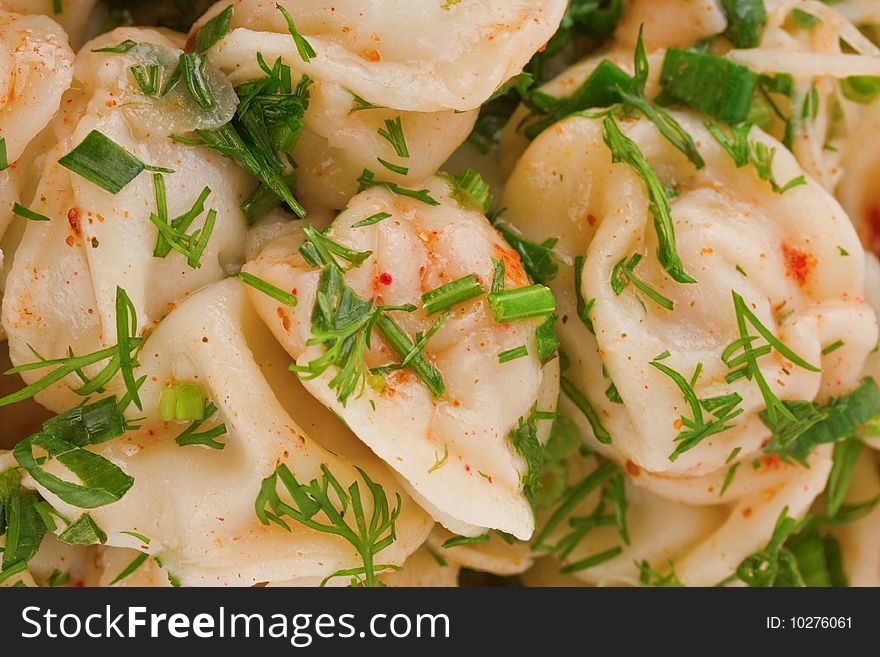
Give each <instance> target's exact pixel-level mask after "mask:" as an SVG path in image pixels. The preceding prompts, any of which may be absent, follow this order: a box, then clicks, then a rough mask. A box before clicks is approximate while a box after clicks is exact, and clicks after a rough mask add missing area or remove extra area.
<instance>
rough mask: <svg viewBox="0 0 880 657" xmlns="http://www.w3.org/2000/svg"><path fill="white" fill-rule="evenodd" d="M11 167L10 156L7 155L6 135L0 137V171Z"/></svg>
mask: <svg viewBox="0 0 880 657" xmlns="http://www.w3.org/2000/svg"><path fill="white" fill-rule="evenodd" d="M8 168H9V158H8V156H7V155H6V137H0V171H6V169H8Z"/></svg>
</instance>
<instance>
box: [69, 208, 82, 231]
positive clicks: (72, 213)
mask: <svg viewBox="0 0 880 657" xmlns="http://www.w3.org/2000/svg"><path fill="white" fill-rule="evenodd" d="M67 223H69V224H70V227H71V228H72V229H73V232H74V233H76V234H77V235H82V227H81V226H80V222H79V210H78V209H77V208H70V210H68V211H67Z"/></svg>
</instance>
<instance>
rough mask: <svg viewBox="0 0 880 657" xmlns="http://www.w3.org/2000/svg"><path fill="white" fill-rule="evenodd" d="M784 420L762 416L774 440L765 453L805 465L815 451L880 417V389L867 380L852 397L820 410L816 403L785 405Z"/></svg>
mask: <svg viewBox="0 0 880 657" xmlns="http://www.w3.org/2000/svg"><path fill="white" fill-rule="evenodd" d="M782 405H783V407H784V408H785V411H786V414H784V417H781V418H780V417H777V418H771V416H770V413H769V412H768V411H769V409H768V411H762V412H761V413H760V418H761V421H762V422H763V423H764V424H765V425H766V426H767V427H768V428H769V429H770V430H771V432H772V435H773V439H772V440H771V442H770V443H768V445H767V446H766V447H765V451H768V452H778V453H780V454H781V455H783V456H786V457H788V456H791V457H793V458H795V459H796V460H798V461H801V462H805V460H806V457H807V455H808V454H809V453H810V451H812V449H813V447H815V446H816V445H820V444H826V443H835V442H837V441H838V440H841V439H844V438H847V437H849V436H852V435H853V434H855V433H856V432H857V431H858V430H859V428H860V427H862V425H864V424H866V423H868V422H871V421H872V420H873V419H874V418H875V417H877V416H878V414H880V389H878V387H877V384H876V383H875V382H874V379H871V378H866V379H864V380H863V381H862V382H861V383H860V384H859V387H858V388H856V389H855V390H853V391H852V392H851V393H849V394H847V395H844V396H843V397H839V398H837V399H832V400H831V401H830V402H829V403H828V404H826V405H824V406H819V405H817V404H813V403H812V402H791V401H784V402H782Z"/></svg>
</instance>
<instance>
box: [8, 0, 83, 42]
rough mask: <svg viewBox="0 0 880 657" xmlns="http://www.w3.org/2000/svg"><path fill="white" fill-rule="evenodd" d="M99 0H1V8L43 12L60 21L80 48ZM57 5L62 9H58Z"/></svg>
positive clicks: (30, 12)
mask: <svg viewBox="0 0 880 657" xmlns="http://www.w3.org/2000/svg"><path fill="white" fill-rule="evenodd" d="M97 1H98V0H0V8H2V9H7V10H9V11H14V12H17V13H19V14H42V15H43V16H49V17H51V18H52V19H53V20H54V21H56V22H57V23H59V24H60V25H61V27H63V28H64V30H65V31H66V32H67V35H68V36H69V37H70V45H72V46H73V47H74V48H76V49H78V48H79V47H80V46H81V45H82V43H83V41H84V40H85V37H86V30H87V28H88V23H89V20H90V18H91V16H92V10H93V9H94V7H95V4H96V3H97ZM56 5H57V6H58V7H60V11H57V10H56Z"/></svg>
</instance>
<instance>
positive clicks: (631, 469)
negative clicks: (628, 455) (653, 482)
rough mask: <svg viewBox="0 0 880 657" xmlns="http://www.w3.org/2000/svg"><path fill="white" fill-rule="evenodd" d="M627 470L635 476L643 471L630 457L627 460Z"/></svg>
mask: <svg viewBox="0 0 880 657" xmlns="http://www.w3.org/2000/svg"><path fill="white" fill-rule="evenodd" d="M626 471H627V472H628V473H629V474H630V475H631V476H633V477H638V476H639V475H640V474H641V473H642V469H641V468H640V467H639V466H637V465H636V464H635V463H633V462H632V461H630V460H629V459H627V460H626Z"/></svg>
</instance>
